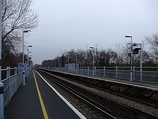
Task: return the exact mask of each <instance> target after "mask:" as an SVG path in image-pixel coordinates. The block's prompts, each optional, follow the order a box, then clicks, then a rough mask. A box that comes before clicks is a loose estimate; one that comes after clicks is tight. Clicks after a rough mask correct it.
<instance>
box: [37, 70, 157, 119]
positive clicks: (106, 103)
mask: <svg viewBox="0 0 158 119" xmlns="http://www.w3.org/2000/svg"><path fill="white" fill-rule="evenodd" d="M40 73H42V75H44V76H45V77H47V78H49V80H51V81H53V82H55V83H56V84H58V85H59V86H61V87H62V88H64V89H65V90H67V91H69V92H70V93H72V94H73V95H75V97H77V98H79V99H81V100H83V101H84V102H85V103H87V104H88V105H90V106H91V107H93V108H95V109H96V110H97V111H98V112H99V113H101V114H102V116H103V117H105V119H106V118H107V119H116V118H120V119H127V118H128V119H156V117H154V116H151V115H149V114H146V113H144V112H141V111H139V110H136V109H134V108H131V107H129V106H127V105H124V104H122V103H118V102H115V101H113V100H109V99H106V98H103V97H101V96H100V95H97V94H94V93H92V92H90V91H87V90H85V89H83V88H81V87H80V86H76V85H73V84H72V83H70V82H68V81H66V79H65V80H63V78H61V77H59V76H55V75H53V74H51V73H48V72H44V71H42V72H41V71H40ZM53 77H55V78H53ZM59 79H60V80H59Z"/></svg>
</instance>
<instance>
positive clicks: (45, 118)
mask: <svg viewBox="0 0 158 119" xmlns="http://www.w3.org/2000/svg"><path fill="white" fill-rule="evenodd" d="M33 76H34V80H35V85H36V89H37V93H38V98H39V101H40V105H41V108H42V112H43V117H44V119H49V118H48V114H47V111H46V108H45V105H44V102H43V99H42V96H41V93H40V90H39V87H38V83H37V79H36V76H35V73H34V71H33Z"/></svg>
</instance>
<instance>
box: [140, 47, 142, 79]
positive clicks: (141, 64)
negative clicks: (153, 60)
mask: <svg viewBox="0 0 158 119" xmlns="http://www.w3.org/2000/svg"><path fill="white" fill-rule="evenodd" d="M140 81H141V82H142V44H140Z"/></svg>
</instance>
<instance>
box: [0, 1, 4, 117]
mask: <svg viewBox="0 0 158 119" xmlns="http://www.w3.org/2000/svg"><path fill="white" fill-rule="evenodd" d="M1 24H2V0H0V119H3V118H4V108H3V93H4V85H3V83H2V80H1V66H2V60H1V58H2V53H1V52H2V26H1Z"/></svg>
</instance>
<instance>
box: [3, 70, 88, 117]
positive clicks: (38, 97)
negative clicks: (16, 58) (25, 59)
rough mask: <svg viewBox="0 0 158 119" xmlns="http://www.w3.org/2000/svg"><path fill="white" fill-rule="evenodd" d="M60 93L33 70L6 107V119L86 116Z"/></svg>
mask: <svg viewBox="0 0 158 119" xmlns="http://www.w3.org/2000/svg"><path fill="white" fill-rule="evenodd" d="M59 95H60V94H58V93H57V92H56V91H55V89H53V87H50V86H48V84H47V83H46V82H45V81H44V79H42V78H41V77H40V75H39V74H38V73H37V72H36V71H35V70H33V71H32V72H31V74H30V76H29V78H27V79H26V85H21V86H20V87H19V89H18V91H17V92H16V94H15V95H14V96H13V98H12V100H11V102H10V103H9V104H8V105H7V106H6V107H5V110H4V116H5V119H80V118H85V117H84V116H83V115H82V114H81V113H80V112H78V111H77V110H76V109H75V108H74V107H73V106H72V105H71V104H69V103H68V102H64V101H63V99H62V98H63V97H62V98H61V97H60V96H61V95H60V96H59ZM70 107H71V108H70Z"/></svg>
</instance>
